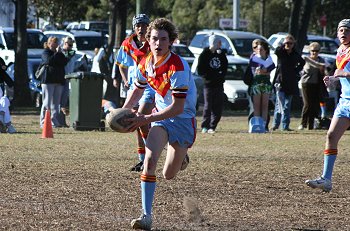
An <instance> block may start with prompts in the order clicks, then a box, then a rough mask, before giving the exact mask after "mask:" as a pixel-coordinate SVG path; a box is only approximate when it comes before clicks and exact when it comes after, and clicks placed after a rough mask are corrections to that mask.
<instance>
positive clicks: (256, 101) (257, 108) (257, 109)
mask: <svg viewBox="0 0 350 231" xmlns="http://www.w3.org/2000/svg"><path fill="white" fill-rule="evenodd" d="M261 101H262V95H261V94H256V95H253V106H254V116H260V117H262V114H261ZM265 121H266V119H265Z"/></svg>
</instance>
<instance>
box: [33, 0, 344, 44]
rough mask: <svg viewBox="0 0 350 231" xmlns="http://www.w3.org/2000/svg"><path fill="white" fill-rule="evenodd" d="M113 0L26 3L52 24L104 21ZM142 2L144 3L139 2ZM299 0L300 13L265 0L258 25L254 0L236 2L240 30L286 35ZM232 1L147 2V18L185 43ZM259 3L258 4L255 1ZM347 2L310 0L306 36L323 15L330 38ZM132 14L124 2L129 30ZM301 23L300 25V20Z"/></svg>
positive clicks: (132, 4)
mask: <svg viewBox="0 0 350 231" xmlns="http://www.w3.org/2000/svg"><path fill="white" fill-rule="evenodd" d="M110 1H113V0H70V1H66V0H30V2H31V3H32V4H34V5H35V6H36V7H37V13H38V15H39V16H40V17H43V18H45V19H51V21H52V22H53V23H62V22H64V21H80V20H108V18H109V14H110V13H111V12H110V8H109V2H110ZM140 1H144V0H140ZM297 1H300V3H301V5H302V6H301V8H300V13H302V12H303V11H304V8H303V7H304V6H305V5H306V4H305V2H306V1H307V0H283V1H282V0H268V1H267V0H266V1H265V7H266V8H265V14H264V20H263V22H261V19H260V15H261V9H262V8H261V4H257V1H256V0H244V1H240V18H241V19H245V20H247V21H248V22H249V24H248V28H246V29H244V30H248V31H252V32H255V33H260V28H261V27H262V25H263V28H264V32H263V35H264V36H265V37H269V36H270V35H271V34H274V33H277V32H288V29H289V21H290V16H291V10H292V7H293V4H294V3H295V2H297ZM232 2H233V0H207V1H203V0H156V1H155V0H148V3H147V4H148V5H149V6H151V7H152V8H151V9H150V11H149V12H150V13H149V14H150V17H151V19H154V18H157V17H166V18H169V19H171V20H172V21H173V22H174V23H175V24H176V26H177V27H178V29H179V31H180V36H181V39H183V40H189V39H191V38H192V37H193V35H194V33H195V32H196V31H198V30H200V29H203V28H219V19H220V18H231V17H232V4H233V3H232ZM259 2H260V1H259ZM349 7H350V1H346V0H314V1H313V9H312V12H311V17H310V24H309V26H308V33H310V32H311V33H316V34H322V33H323V28H322V27H321V26H320V24H319V19H320V17H321V16H323V15H326V16H327V30H326V31H327V35H328V36H331V37H334V36H335V35H336V27H337V24H338V22H339V21H340V20H341V19H342V18H347V17H348V9H349ZM135 14H136V0H130V1H128V8H127V20H126V27H127V28H129V29H131V22H132V17H133V16H134V15H135ZM299 23H300V24H302V23H303V22H302V21H300V18H299Z"/></svg>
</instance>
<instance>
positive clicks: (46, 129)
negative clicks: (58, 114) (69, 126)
mask: <svg viewBox="0 0 350 231" xmlns="http://www.w3.org/2000/svg"><path fill="white" fill-rule="evenodd" d="M41 138H53V132H52V124H51V113H50V110H46V113H45V119H44V126H43V132H42V135H41Z"/></svg>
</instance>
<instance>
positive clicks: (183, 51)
mask: <svg viewBox="0 0 350 231" xmlns="http://www.w3.org/2000/svg"><path fill="white" fill-rule="evenodd" d="M171 50H172V51H173V52H174V53H175V54H177V55H179V56H181V57H182V58H183V59H185V60H186V61H187V62H188V64H189V65H190V67H191V66H192V64H193V61H194V59H195V57H194V54H193V53H192V52H191V51H190V49H188V47H187V46H186V45H184V44H179V43H174V44H173V45H172V46H171Z"/></svg>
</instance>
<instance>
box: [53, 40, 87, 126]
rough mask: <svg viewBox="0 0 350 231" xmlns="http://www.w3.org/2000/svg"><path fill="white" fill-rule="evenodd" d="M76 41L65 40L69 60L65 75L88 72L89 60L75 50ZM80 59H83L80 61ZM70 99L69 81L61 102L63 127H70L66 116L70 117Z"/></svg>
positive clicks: (61, 122) (66, 54)
mask: <svg viewBox="0 0 350 231" xmlns="http://www.w3.org/2000/svg"><path fill="white" fill-rule="evenodd" d="M73 45H74V40H73V39H72V38H71V37H66V38H64V39H63V46H62V53H63V54H64V56H65V57H66V58H67V60H68V62H67V64H66V66H65V67H64V72H65V75H68V74H71V73H73V72H76V71H86V70H87V60H86V56H85V55H84V57H82V58H81V57H79V55H77V54H76V52H75V50H73ZM79 58H81V59H80V60H79ZM68 98H69V80H65V83H64V86H63V90H62V97H61V102H60V112H59V116H58V118H59V123H60V124H61V125H62V126H63V127H68V125H67V123H66V116H68V115H69V107H68Z"/></svg>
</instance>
